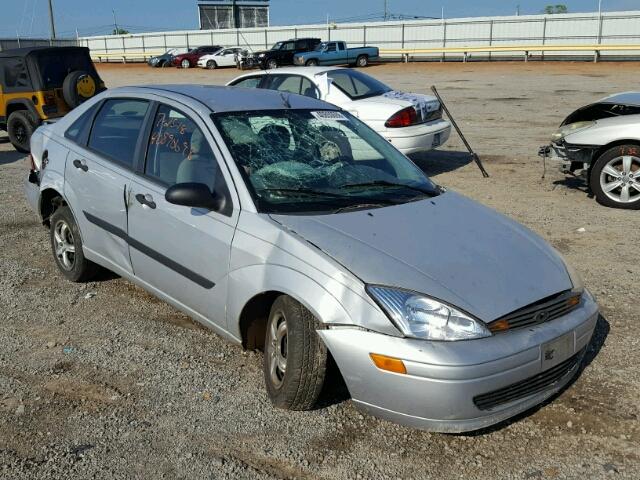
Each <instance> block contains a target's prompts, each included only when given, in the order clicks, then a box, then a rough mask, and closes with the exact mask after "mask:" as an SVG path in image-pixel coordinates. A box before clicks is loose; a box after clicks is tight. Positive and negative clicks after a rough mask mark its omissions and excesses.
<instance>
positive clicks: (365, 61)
mask: <svg viewBox="0 0 640 480" xmlns="http://www.w3.org/2000/svg"><path fill="white" fill-rule="evenodd" d="M368 65H369V57H368V56H367V55H360V56H359V57H358V58H356V66H358V67H360V68H364V67H367V66H368Z"/></svg>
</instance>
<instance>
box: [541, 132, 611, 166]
mask: <svg viewBox="0 0 640 480" xmlns="http://www.w3.org/2000/svg"><path fill="white" fill-rule="evenodd" d="M599 148H600V146H598V145H574V144H571V143H567V142H566V141H565V140H564V139H562V140H560V141H558V142H551V143H550V144H549V145H543V146H541V147H540V148H539V149H538V156H540V157H543V158H546V159H547V160H551V161H552V162H557V165H558V167H559V168H560V170H561V171H563V172H566V171H572V172H573V171H575V170H579V169H586V168H587V167H588V166H589V165H590V164H591V162H592V161H593V156H594V154H595V152H596V151H597V150H598V149H599Z"/></svg>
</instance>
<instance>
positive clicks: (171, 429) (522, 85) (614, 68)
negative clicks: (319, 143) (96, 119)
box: [0, 62, 640, 479]
mask: <svg viewBox="0 0 640 480" xmlns="http://www.w3.org/2000/svg"><path fill="white" fill-rule="evenodd" d="M638 71H639V70H638V66H637V64H613V63H601V64H597V65H594V64H587V63H553V64H549V63H533V62H532V63H529V64H524V63H515V64H508V63H500V64H497V63H494V64H486V63H483V64H480V63H477V64H476V63H468V64H442V65H441V64H409V65H400V64H397V65H388V66H377V67H371V68H369V69H367V73H370V74H372V75H375V76H377V77H379V78H381V79H382V80H384V81H386V82H387V83H389V84H390V85H392V86H394V87H395V88H398V89H404V90H411V91H416V92H427V91H428V88H429V86H430V85H431V84H436V85H437V86H438V87H439V90H440V92H441V94H442V95H443V96H444V97H445V99H446V100H447V101H448V103H449V106H450V108H451V110H452V111H453V112H454V113H455V115H456V117H457V119H458V120H459V123H460V125H461V127H462V128H463V129H464V131H465V133H466V134H467V135H468V138H469V140H470V141H471V143H472V144H473V145H474V146H475V147H476V149H477V151H478V153H479V154H480V156H481V157H482V159H483V160H484V162H485V164H486V167H487V169H488V170H489V172H490V173H491V175H492V176H491V178H490V179H483V178H482V177H481V176H480V174H479V172H478V170H477V169H476V167H475V166H474V165H473V164H469V163H468V158H467V156H466V155H464V154H463V153H461V152H462V144H461V142H460V141H459V139H458V138H457V137H454V138H452V140H451V141H450V143H449V144H448V145H446V147H445V148H443V151H441V152H439V153H431V154H429V155H424V156H422V157H420V158H418V159H417V161H418V163H419V164H420V165H421V166H422V167H423V168H424V169H425V170H426V171H427V172H428V173H429V174H430V175H432V176H433V177H434V179H435V180H436V181H437V182H439V183H441V184H443V185H446V186H448V187H450V188H452V189H455V190H457V191H459V192H462V193H464V194H466V195H468V196H470V197H472V198H474V199H476V200H478V201H479V202H482V203H484V204H486V205H489V206H491V207H493V208H495V209H497V210H499V211H501V212H503V213H505V214H507V215H509V216H511V217H513V218H515V219H516V220H518V221H520V222H522V223H524V224H525V225H527V226H528V227H530V228H532V229H533V230H535V231H536V232H538V233H539V234H541V235H542V236H543V237H544V238H546V239H547V240H548V241H549V242H551V243H552V244H553V245H554V246H556V247H557V248H558V249H560V250H561V251H562V252H563V253H564V254H565V255H566V257H567V258H568V259H569V260H570V261H571V262H573V263H574V265H576V267H577V268H578V270H579V271H580V272H581V273H582V275H583V276H584V279H585V283H586V284H587V285H588V286H589V288H590V289H591V290H592V291H593V292H594V293H595V294H596V296H597V298H598V301H599V303H600V305H601V307H602V318H601V319H600V321H599V323H598V328H597V333H596V336H595V338H594V339H593V342H592V345H591V347H590V349H589V352H588V358H587V362H586V366H585V369H584V371H583V372H582V374H581V376H580V377H579V378H578V379H577V380H576V382H575V383H574V384H573V385H571V386H570V387H569V388H568V389H566V390H565V391H564V392H563V393H562V394H561V395H559V396H557V397H556V398H554V399H552V401H550V402H548V403H547V404H545V405H543V406H542V407H541V408H539V409H535V410H534V411H530V412H527V413H526V414H524V415H522V416H520V417H519V418H517V419H515V420H513V421H511V422H508V423H506V424H503V425H500V426H498V427H497V428H493V429H490V430H489V431H484V432H480V433H476V434H473V435H455V436H454V435H441V434H430V433H425V432H421V431H417V430H412V429H408V428H404V427H400V426H397V425H394V424H391V423H387V422H385V421H380V420H377V419H375V418H372V417H369V416H364V415H361V414H360V413H359V412H358V411H357V410H355V409H354V407H353V405H352V403H351V402H350V401H349V399H348V393H346V392H345V390H344V388H343V387H340V386H339V382H338V381H337V380H336V377H335V375H334V376H333V379H334V381H333V382H331V385H330V387H329V388H328V389H327V392H325V394H324V396H323V399H322V405H321V406H320V407H319V408H318V409H317V410H315V411H313V412H307V413H288V412H284V411H279V410H274V409H273V408H272V407H271V406H270V404H269V401H268V399H267V397H266V394H265V392H264V390H263V385H262V383H263V381H262V373H261V355H260V354H258V353H252V352H249V353H243V352H242V351H241V349H240V348H239V347H236V346H232V345H229V344H227V343H225V342H224V341H223V340H221V339H220V338H218V337H217V336H216V335H214V334H213V333H211V332H209V331H207V330H205V329H203V328H201V327H199V326H197V325H195V324H194V323H192V322H191V321H190V320H189V319H188V318H187V317H185V316H183V315H182V314H180V313H178V312H177V311H175V310H174V309H173V308H171V307H169V306H168V305H166V304H164V303H161V302H159V301H157V300H156V299H154V298H153V297H151V296H149V295H147V294H146V293H145V292H144V291H142V290H140V289H139V288H137V287H134V286H132V285H131V284H130V283H128V282H126V281H124V280H122V279H119V278H113V277H111V276H108V275H104V276H103V277H101V278H100V279H98V281H95V282H92V283H89V284H84V285H78V284H70V283H68V282H66V281H64V280H63V279H62V278H61V276H60V275H59V274H58V273H57V271H56V269H55V266H54V263H53V260H52V258H51V253H50V248H49V243H48V236H47V231H46V230H45V229H44V228H42V227H41V226H40V225H39V224H38V222H37V221H36V219H35V217H34V215H33V214H32V213H31V212H30V211H29V209H28V207H27V204H26V202H25V200H24V199H23V195H22V181H23V178H24V176H25V172H26V167H25V166H24V164H23V162H22V160H21V155H18V154H17V153H16V152H14V151H13V149H12V147H11V146H10V144H8V143H7V140H6V137H1V138H0V204H1V205H2V209H1V210H0V245H1V246H2V248H0V311H2V312H3V315H2V316H3V317H4V319H3V321H2V322H0V478H116V477H117V478H128V477H136V478H160V477H161V478H294V477H295V478H307V479H318V478H338V479H346V478H349V479H351V478H375V479H379V478H522V479H538V478H604V477H606V478H610V477H614V478H615V477H617V478H640V428H639V425H638V415H639V408H640V375H639V374H638V365H640V340H638V339H639V338H640V313H639V312H640V309H639V308H638V307H639V305H638V301H639V298H640V297H639V293H640V289H639V288H638V284H639V283H638V279H639V278H640V264H639V262H638V250H637V247H638V245H639V244H640V233H639V232H640V230H639V228H638V226H639V225H640V217H639V216H638V214H637V213H636V212H630V211H621V210H611V209H607V208H604V207H601V206H599V205H598V204H597V203H596V202H595V201H594V200H593V199H590V198H588V196H587V194H586V192H585V191H584V189H583V187H582V185H581V184H580V182H577V181H575V180H573V179H567V178H565V176H563V175H561V174H560V173H558V172H557V171H556V170H555V169H548V170H547V176H546V178H545V179H541V175H542V164H541V162H540V160H539V159H538V158H537V157H536V151H537V147H538V146H539V145H541V144H543V143H544V142H545V140H546V139H547V138H548V136H549V134H550V133H551V132H552V130H553V129H554V128H555V127H556V126H557V125H558V124H559V123H560V121H561V120H562V118H563V116H564V115H565V114H567V113H569V111H570V110H572V109H573V108H575V107H578V106H581V105H583V104H585V103H587V102H589V101H592V100H595V99H597V98H599V97H602V96H603V95H604V94H606V93H608V92H617V91H624V90H631V89H637V88H638V84H637V82H638V80H637V74H638ZM100 72H101V74H102V75H103V78H104V80H105V81H106V83H107V85H108V86H111V87H113V86H117V85H128V84H137V83H175V82H199V83H203V82H204V83H212V84H221V83H224V82H226V81H227V80H229V79H231V78H233V77H234V76H235V75H237V73H238V72H237V71H236V70H234V69H228V70H222V71H213V72H212V71H194V70H189V71H184V70H176V69H164V70H151V69H149V68H147V67H142V66H126V67H124V66H116V65H109V66H102V67H100ZM581 229H584V230H581Z"/></svg>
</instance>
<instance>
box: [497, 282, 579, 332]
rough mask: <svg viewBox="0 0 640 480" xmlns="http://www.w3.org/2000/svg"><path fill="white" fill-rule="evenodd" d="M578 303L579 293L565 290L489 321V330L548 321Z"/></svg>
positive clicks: (566, 311) (510, 328)
mask: <svg viewBox="0 0 640 480" xmlns="http://www.w3.org/2000/svg"><path fill="white" fill-rule="evenodd" d="M578 305H580V294H579V293H576V292H572V291H570V290H567V291H565V292H562V293H559V294H558V295H554V296H552V297H548V298H545V299H543V300H540V301H539V302H536V303H534V304H532V305H528V306H526V307H524V308H521V309H520V310H516V311H515V312H513V313H510V314H508V315H505V316H504V317H501V318H499V319H497V320H494V321H493V322H491V323H489V330H491V331H492V332H494V333H499V332H504V331H508V330H514V329H516V328H525V327H531V326H534V325H539V324H541V323H546V322H550V321H551V320H555V319H556V318H560V317H561V316H563V315H566V314H567V313H569V312H571V311H572V310H574V309H575V308H576V307H578Z"/></svg>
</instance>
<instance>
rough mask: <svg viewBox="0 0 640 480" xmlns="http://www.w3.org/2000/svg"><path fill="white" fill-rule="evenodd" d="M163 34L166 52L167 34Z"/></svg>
mask: <svg viewBox="0 0 640 480" xmlns="http://www.w3.org/2000/svg"><path fill="white" fill-rule="evenodd" d="M162 36H163V37H164V51H165V52H166V51H167V50H168V48H167V34H166V33H163V34H162Z"/></svg>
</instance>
